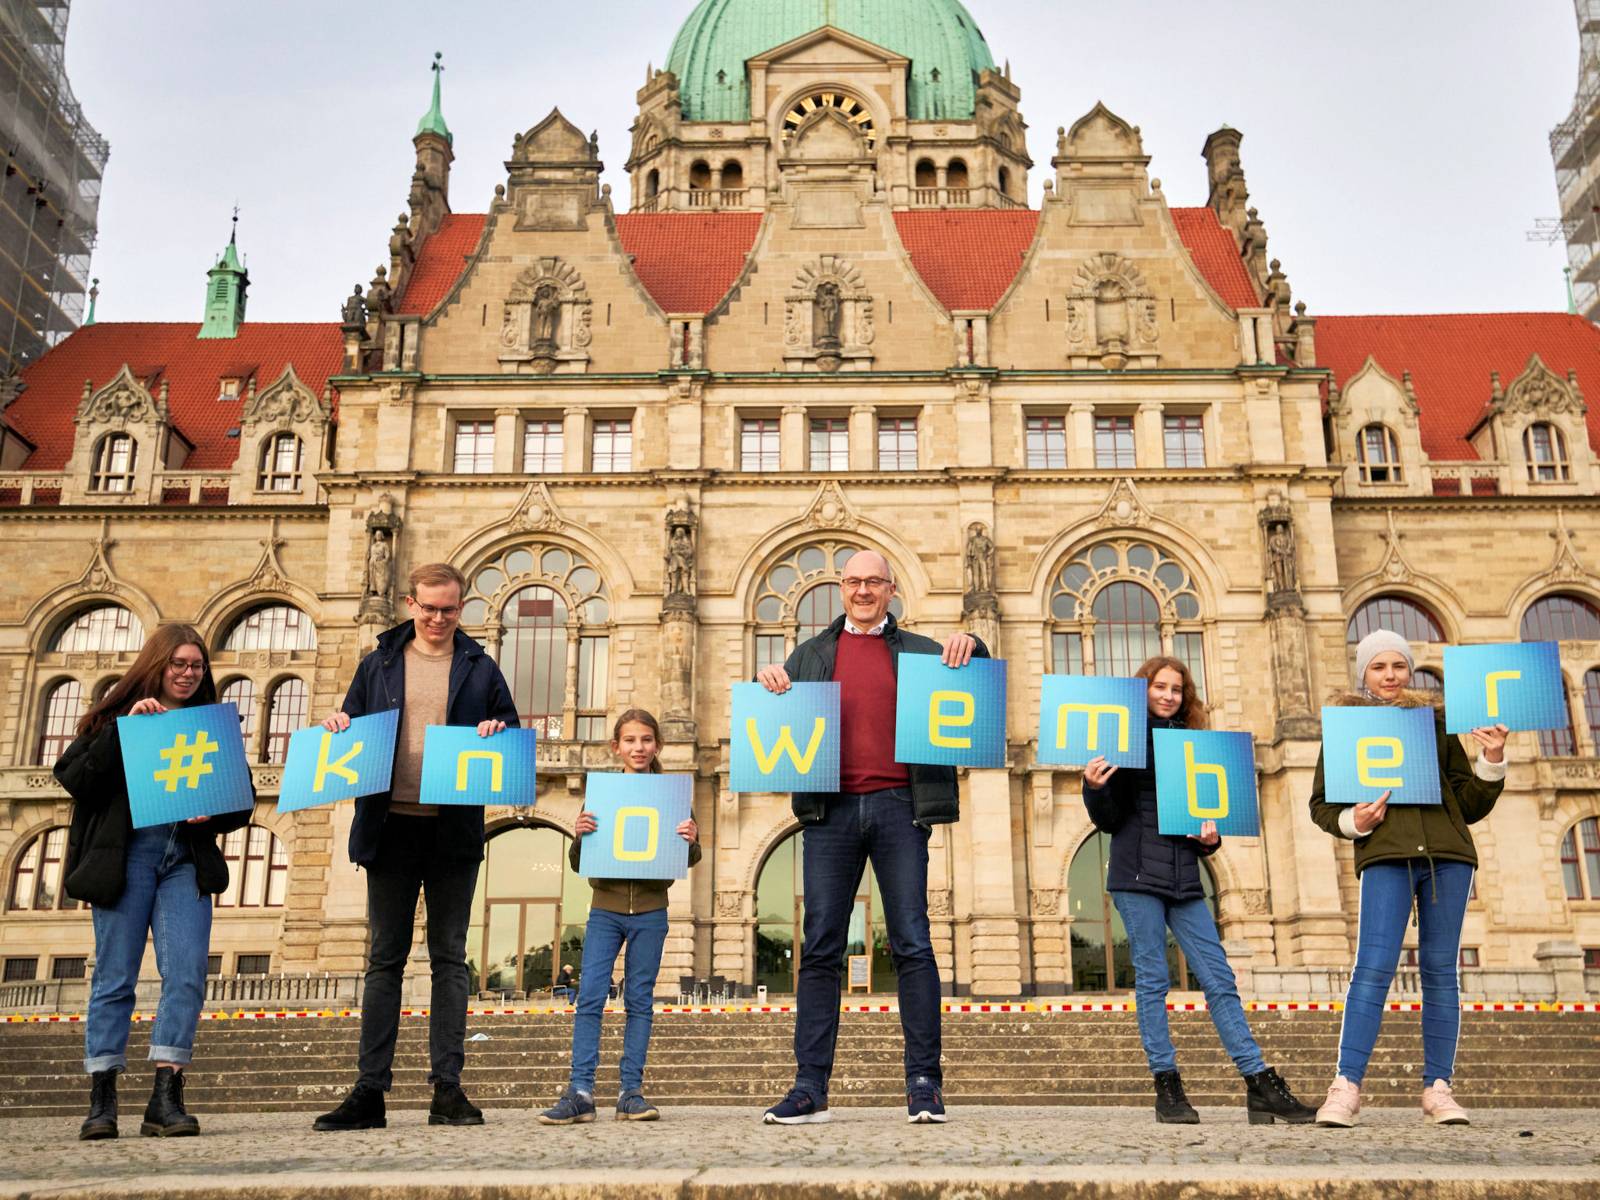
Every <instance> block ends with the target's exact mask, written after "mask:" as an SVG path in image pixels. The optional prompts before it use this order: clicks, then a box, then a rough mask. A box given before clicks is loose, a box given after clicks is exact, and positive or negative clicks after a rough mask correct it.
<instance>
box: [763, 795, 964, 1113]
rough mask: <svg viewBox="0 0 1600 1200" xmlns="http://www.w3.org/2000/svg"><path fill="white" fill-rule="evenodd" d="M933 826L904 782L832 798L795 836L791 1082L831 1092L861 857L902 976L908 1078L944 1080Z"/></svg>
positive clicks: (820, 1094) (818, 1095)
mask: <svg viewBox="0 0 1600 1200" xmlns="http://www.w3.org/2000/svg"><path fill="white" fill-rule="evenodd" d="M928 836H929V831H928V830H927V829H926V828H925V827H923V826H919V825H916V824H914V823H913V822H912V819H911V791H910V789H909V788H889V789H887V790H885V791H881V792H869V793H867V794H866V795H849V794H843V795H839V796H830V797H829V798H828V802H827V809H826V812H825V814H824V816H823V818H822V820H821V821H820V822H818V823H817V824H815V825H807V826H806V827H805V830H804V835H803V837H802V839H801V842H800V866H801V875H802V878H803V881H804V882H803V887H804V895H805V923H804V925H803V927H802V936H803V938H804V939H805V940H804V942H803V944H802V945H801V947H800V979H799V983H798V986H797V987H796V991H795V1021H794V1057H795V1068H796V1069H795V1087H797V1088H799V1089H800V1090H801V1091H803V1092H807V1093H809V1094H810V1095H811V1096H812V1097H813V1098H815V1099H818V1100H821V1099H824V1098H826V1097H827V1095H828V1081H829V1079H830V1078H831V1077H832V1075H833V1056H834V1049H835V1047H836V1046H837V1044H838V1041H839V987H840V977H841V974H842V972H843V969H844V951H845V939H846V937H847V936H848V934H849V928H850V915H851V913H852V912H854V911H855V904H856V890H857V889H858V888H859V887H860V886H861V876H862V873H863V872H864V871H865V870H866V866H867V861H868V860H869V859H870V860H871V862H872V872H873V874H874V875H875V876H877V880H878V891H879V892H880V893H881V895H882V896H883V916H884V922H885V924H886V925H887V926H888V931H889V949H890V951H891V953H893V955H894V965H895V970H896V971H897V972H899V976H900V1028H901V1031H902V1033H903V1034H904V1035H905V1043H906V1049H905V1066H906V1079H907V1080H911V1079H914V1078H916V1077H917V1076H919V1075H926V1076H927V1077H928V1078H929V1079H931V1080H933V1082H934V1083H935V1084H940V1083H942V1082H943V1080H944V1071H943V1069H942V1068H941V1067H940V1065H939V1057H940V1043H939V964H938V963H937V962H936V961H935V959H934V957H933V940H932V938H931V937H930V936H929V933H928Z"/></svg>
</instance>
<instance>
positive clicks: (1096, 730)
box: [1039, 675, 1150, 767]
mask: <svg viewBox="0 0 1600 1200" xmlns="http://www.w3.org/2000/svg"><path fill="white" fill-rule="evenodd" d="M1148 687H1149V685H1148V684H1146V683H1145V681H1144V680H1142V679H1113V678H1109V677H1103V676H1098V675H1046V676H1045V677H1044V686H1043V688H1042V690H1041V694H1040V697H1039V761H1040V762H1041V763H1048V764H1051V765H1067V766H1076V767H1081V766H1083V764H1084V763H1086V762H1088V761H1089V760H1090V759H1091V758H1094V757H1095V756H1096V755H1101V754H1103V755H1105V760H1106V761H1107V762H1108V763H1110V764H1111V765H1112V766H1114V767H1143V766H1145V765H1146V763H1145V751H1146V750H1147V749H1148V744H1147V743H1148V742H1149V728H1150V721H1149V717H1150V708H1149V700H1148V699H1147V692H1148Z"/></svg>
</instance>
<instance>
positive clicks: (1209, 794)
mask: <svg viewBox="0 0 1600 1200" xmlns="http://www.w3.org/2000/svg"><path fill="white" fill-rule="evenodd" d="M1155 748H1156V816H1157V823H1158V827H1159V828H1160V830H1161V832H1162V833H1166V834H1173V835H1182V834H1189V833H1193V834H1198V833H1199V832H1200V828H1201V826H1202V824H1204V822H1206V821H1215V822H1216V823H1217V832H1218V833H1220V834H1221V835H1222V836H1223V837H1259V836H1260V834H1261V821H1260V817H1259V815H1258V814H1257V811H1256V756H1255V743H1254V741H1253V740H1252V739H1251V737H1250V735H1249V734H1248V733H1224V732H1221V731H1219V730H1214V729H1158V730H1156V731H1155Z"/></svg>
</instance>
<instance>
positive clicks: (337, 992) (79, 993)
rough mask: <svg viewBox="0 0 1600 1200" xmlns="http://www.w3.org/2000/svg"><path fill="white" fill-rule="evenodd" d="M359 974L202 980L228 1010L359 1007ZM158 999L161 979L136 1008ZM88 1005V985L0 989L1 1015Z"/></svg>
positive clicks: (137, 997)
mask: <svg viewBox="0 0 1600 1200" xmlns="http://www.w3.org/2000/svg"><path fill="white" fill-rule="evenodd" d="M363 982H364V977H363V976H361V975H327V974H324V975H213V976H211V977H210V978H208V979H207V980H206V987H205V1001H204V1003H205V1006H206V1007H207V1008H214V1009H228V1008H239V1007H247V1008H264V1007H269V1006H270V1007H273V1008H287V1009H306V1008H359V1007H360V1006H361V994H362V986H363ZM160 998H161V980H159V979H141V980H140V981H139V982H138V984H137V986H136V987H135V990H134V1002H133V1003H134V1008H135V1010H136V1011H138V1012H149V1011H151V1010H152V1009H154V1008H155V1005H156V1001H157V1000H159V999H160ZM88 1004H89V980H87V979H41V980H30V981H28V982H26V983H7V984H0V1012H5V1013H31V1014H45V1013H81V1012H83V1011H84V1010H85V1009H86V1008H87V1007H88Z"/></svg>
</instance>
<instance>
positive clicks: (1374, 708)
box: [1322, 704, 1439, 804]
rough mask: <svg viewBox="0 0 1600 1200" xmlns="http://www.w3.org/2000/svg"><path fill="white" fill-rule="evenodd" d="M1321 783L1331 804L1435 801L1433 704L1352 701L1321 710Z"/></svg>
mask: <svg viewBox="0 0 1600 1200" xmlns="http://www.w3.org/2000/svg"><path fill="white" fill-rule="evenodd" d="M1322 783H1323V789H1324V793H1325V794H1326V796H1327V800H1328V803H1329V804H1367V803H1370V802H1371V801H1373V800H1376V799H1377V798H1378V797H1379V796H1381V795H1383V793H1384V792H1388V793H1389V803H1390V804H1438V803H1439V741H1438V735H1437V734H1436V733H1435V732H1434V723H1433V709H1431V708H1395V707H1393V706H1392V705H1387V704H1384V705H1352V706H1349V707H1338V708H1335V707H1328V708H1324V709H1323V710H1322Z"/></svg>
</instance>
